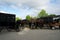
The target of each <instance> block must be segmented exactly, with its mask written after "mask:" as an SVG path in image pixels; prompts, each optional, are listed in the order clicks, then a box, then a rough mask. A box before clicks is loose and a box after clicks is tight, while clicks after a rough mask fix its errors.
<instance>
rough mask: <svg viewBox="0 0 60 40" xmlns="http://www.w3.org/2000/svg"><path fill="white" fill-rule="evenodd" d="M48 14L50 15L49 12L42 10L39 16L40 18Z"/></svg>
mask: <svg viewBox="0 0 60 40" xmlns="http://www.w3.org/2000/svg"><path fill="white" fill-rule="evenodd" d="M46 16H48V13H46V11H45V10H43V9H42V10H41V12H40V13H39V14H38V18H40V17H46Z"/></svg>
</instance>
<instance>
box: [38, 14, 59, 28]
mask: <svg viewBox="0 0 60 40" xmlns="http://www.w3.org/2000/svg"><path fill="white" fill-rule="evenodd" d="M41 19H42V20H41ZM39 20H40V21H39V23H38V24H39V25H41V26H40V28H42V27H48V28H50V29H56V28H59V29H60V15H57V16H47V17H41V18H40V19H39ZM39 25H38V26H39Z"/></svg>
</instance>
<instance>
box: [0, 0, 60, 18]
mask: <svg viewBox="0 0 60 40" xmlns="http://www.w3.org/2000/svg"><path fill="white" fill-rule="evenodd" d="M0 5H6V6H8V7H10V8H12V9H14V11H15V10H17V11H16V14H17V15H18V16H19V15H20V16H21V17H23V18H24V17H25V16H26V15H31V16H33V15H35V16H36V15H37V13H38V12H39V11H40V10H41V9H45V10H46V11H47V12H48V13H49V14H51V13H55V14H59V13H60V8H59V7H60V0H0Z"/></svg>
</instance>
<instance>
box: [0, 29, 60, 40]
mask: <svg viewBox="0 0 60 40" xmlns="http://www.w3.org/2000/svg"><path fill="white" fill-rule="evenodd" d="M0 40H60V30H44V29H42V30H41V29H39V30H23V31H21V32H7V31H5V32H1V33H0Z"/></svg>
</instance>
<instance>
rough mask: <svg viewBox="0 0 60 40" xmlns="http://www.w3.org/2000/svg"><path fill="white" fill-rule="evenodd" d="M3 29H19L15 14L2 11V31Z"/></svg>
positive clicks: (0, 18)
mask: <svg viewBox="0 0 60 40" xmlns="http://www.w3.org/2000/svg"><path fill="white" fill-rule="evenodd" d="M2 29H7V30H8V31H11V29H14V30H16V31H19V27H18V26H17V21H15V15H14V14H7V13H0V32H1V31H2Z"/></svg>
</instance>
